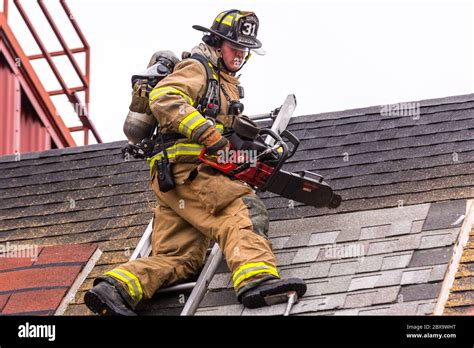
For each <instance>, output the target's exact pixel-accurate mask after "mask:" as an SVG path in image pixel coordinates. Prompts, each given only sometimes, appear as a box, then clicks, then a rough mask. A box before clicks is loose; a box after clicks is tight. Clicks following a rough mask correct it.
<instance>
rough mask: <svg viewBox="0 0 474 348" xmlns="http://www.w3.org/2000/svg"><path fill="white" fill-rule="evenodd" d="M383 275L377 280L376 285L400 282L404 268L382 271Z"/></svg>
mask: <svg viewBox="0 0 474 348" xmlns="http://www.w3.org/2000/svg"><path fill="white" fill-rule="evenodd" d="M380 274H381V276H380V278H379V280H378V281H377V284H376V286H377V287H382V286H392V285H398V284H400V280H401V278H402V270H401V269H394V270H389V271H382V272H380Z"/></svg>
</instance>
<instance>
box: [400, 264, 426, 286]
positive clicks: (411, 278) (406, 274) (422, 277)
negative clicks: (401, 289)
mask: <svg viewBox="0 0 474 348" xmlns="http://www.w3.org/2000/svg"><path fill="white" fill-rule="evenodd" d="M431 271H432V268H422V269H409V270H405V271H403V274H402V280H401V282H400V284H402V285H405V284H418V283H426V282H427V281H428V280H429V279H430V274H431Z"/></svg>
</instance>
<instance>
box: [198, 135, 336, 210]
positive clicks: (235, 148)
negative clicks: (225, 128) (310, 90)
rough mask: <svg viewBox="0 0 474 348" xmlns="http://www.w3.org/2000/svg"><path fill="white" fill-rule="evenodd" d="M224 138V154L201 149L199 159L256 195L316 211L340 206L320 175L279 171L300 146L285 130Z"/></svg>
mask: <svg viewBox="0 0 474 348" xmlns="http://www.w3.org/2000/svg"><path fill="white" fill-rule="evenodd" d="M226 137H227V138H228V140H229V142H230V146H229V148H228V149H227V150H226V151H221V152H219V153H218V155H208V154H206V149H205V148H204V149H203V150H202V152H201V154H200V155H199V160H200V161H201V162H203V163H205V164H207V165H209V166H211V167H212V168H215V169H216V170H218V171H220V172H222V173H224V174H225V175H227V176H229V177H232V178H235V179H238V180H241V181H243V182H245V183H246V184H248V185H250V186H251V187H252V188H253V189H255V190H256V191H258V192H265V191H269V192H272V193H275V194H277V195H278V196H281V197H285V198H288V199H291V200H293V201H296V202H300V203H304V204H307V205H310V206H313V207H316V208H322V207H328V208H332V209H333V208H337V207H338V206H339V205H340V204H341V200H342V199H341V196H340V195H338V194H336V193H334V192H333V190H332V188H331V186H329V185H328V184H327V183H326V182H325V181H324V178H323V177H322V176H320V175H318V174H316V173H313V172H311V171H307V170H305V171H303V172H302V173H290V172H287V171H285V170H282V169H281V168H282V167H283V165H284V164H285V162H286V161H287V160H288V159H289V158H291V157H292V156H293V155H294V154H295V152H296V150H297V149H298V146H299V144H300V140H299V139H298V138H297V137H296V136H295V135H294V134H293V133H291V132H289V131H288V130H284V131H283V132H281V134H278V133H277V132H275V131H273V130H271V129H265V128H264V129H258V133H257V134H256V135H255V136H250V137H246V136H242V134H239V133H238V132H236V131H233V132H231V133H230V134H227V135H226ZM269 139H270V140H271V141H268V140H269ZM289 145H291V147H290V146H289ZM229 159H230V160H229Z"/></svg>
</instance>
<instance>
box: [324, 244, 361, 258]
mask: <svg viewBox="0 0 474 348" xmlns="http://www.w3.org/2000/svg"><path fill="white" fill-rule="evenodd" d="M367 247H368V242H359V243H348V244H333V245H328V246H325V247H321V250H320V252H319V255H318V259H317V260H318V261H328V260H342V259H349V258H361V257H363V256H364V255H366V252H367Z"/></svg>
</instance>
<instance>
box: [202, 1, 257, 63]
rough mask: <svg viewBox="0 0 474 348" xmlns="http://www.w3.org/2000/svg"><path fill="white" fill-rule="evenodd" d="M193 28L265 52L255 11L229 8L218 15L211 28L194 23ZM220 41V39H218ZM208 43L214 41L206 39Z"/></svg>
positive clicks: (215, 43)
mask: <svg viewBox="0 0 474 348" xmlns="http://www.w3.org/2000/svg"><path fill="white" fill-rule="evenodd" d="M193 28H194V29H196V30H199V31H203V32H207V33H210V34H211V36H212V35H214V36H217V37H218V38H220V39H224V40H226V41H229V42H230V43H233V44H235V45H238V46H242V47H247V48H248V49H251V50H254V51H255V52H256V53H259V54H263V52H264V51H263V50H259V48H260V47H262V43H261V42H260V41H259V40H258V39H257V32H258V18H257V15H256V14H255V13H254V12H249V11H239V10H235V9H234V10H229V11H224V12H221V13H219V14H218V15H217V17H216V18H215V19H214V22H213V23H212V26H211V28H210V29H208V28H205V27H203V26H200V25H193ZM205 38H208V36H205ZM218 41H219V40H218ZM204 42H206V43H208V44H209V43H211V46H213V45H212V43H214V45H217V43H218V42H212V41H211V40H207V41H206V40H205V41H204Z"/></svg>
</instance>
